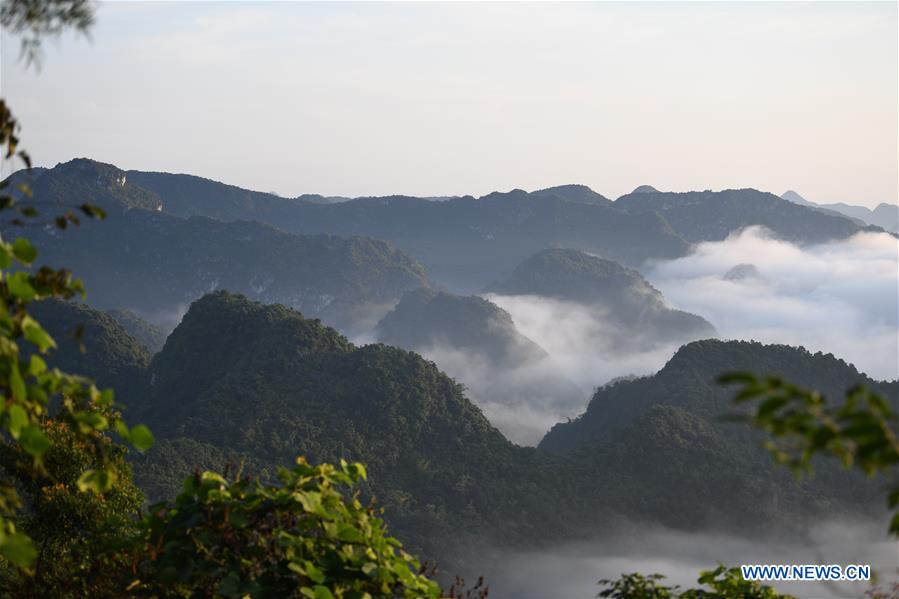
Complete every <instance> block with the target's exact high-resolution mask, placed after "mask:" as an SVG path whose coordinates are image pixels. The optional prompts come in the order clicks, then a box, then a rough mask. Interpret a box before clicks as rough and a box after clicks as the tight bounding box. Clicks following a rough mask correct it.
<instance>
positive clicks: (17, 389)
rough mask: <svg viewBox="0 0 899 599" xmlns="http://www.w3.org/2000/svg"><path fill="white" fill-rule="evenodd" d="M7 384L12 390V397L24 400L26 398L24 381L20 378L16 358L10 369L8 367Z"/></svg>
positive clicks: (20, 374)
mask: <svg viewBox="0 0 899 599" xmlns="http://www.w3.org/2000/svg"><path fill="white" fill-rule="evenodd" d="M9 386H10V389H11V390H12V395H13V397H15V398H16V399H18V400H20V401H25V400H26V399H27V398H28V393H27V391H26V389H25V381H24V380H22V373H21V372H19V362H18V360H13V363H12V369H10V373H9Z"/></svg>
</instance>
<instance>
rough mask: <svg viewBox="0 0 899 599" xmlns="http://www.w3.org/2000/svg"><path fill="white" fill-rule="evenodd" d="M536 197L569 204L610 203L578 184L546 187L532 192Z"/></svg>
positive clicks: (605, 198)
mask: <svg viewBox="0 0 899 599" xmlns="http://www.w3.org/2000/svg"><path fill="white" fill-rule="evenodd" d="M532 195H536V196H556V197H560V198H562V199H564V200H568V201H570V202H577V203H579V204H608V203H611V200H609V199H608V198H607V197H605V196H603V195H601V194H599V193H596V192H595V191H593V190H592V189H590V188H589V187H587V186H586V185H581V184H578V183H569V184H567V185H556V186H554V187H547V188H546V189H538V190H536V191H534V192H532Z"/></svg>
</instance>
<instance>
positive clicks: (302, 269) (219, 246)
mask: <svg viewBox="0 0 899 599" xmlns="http://www.w3.org/2000/svg"><path fill="white" fill-rule="evenodd" d="M129 177H130V175H127V176H126V174H125V173H122V172H121V171H118V170H117V169H115V167H111V166H109V165H102V164H99V163H94V162H91V161H84V160H76V161H72V162H71V163H66V164H63V165H59V166H57V167H55V168H53V169H49V170H47V171H44V172H43V173H42V174H40V176H39V177H38V178H37V179H36V181H35V183H34V184H33V187H34V199H35V200H36V201H39V202H41V203H42V206H41V207H42V208H45V204H47V203H49V204H59V205H65V206H71V205H77V204H78V203H83V202H99V203H102V204H103V205H105V206H106V207H107V208H108V212H109V217H108V219H107V220H106V221H102V222H97V221H89V220H87V219H82V221H83V222H82V225H81V226H80V227H78V228H70V229H69V230H67V231H65V232H62V233H60V232H58V231H55V230H52V229H41V230H39V231H36V232H35V235H34V236H35V241H36V242H37V244H38V246H39V247H40V248H41V253H40V257H39V262H40V263H41V264H55V265H59V264H65V265H66V266H67V267H69V268H70V269H71V270H73V271H74V272H75V273H77V274H78V276H80V277H81V278H82V279H84V281H85V283H86V286H87V288H88V289H89V290H90V294H89V296H88V301H89V302H90V303H91V304H92V305H93V306H96V307H99V308H103V309H128V310H132V311H134V312H136V313H137V314H138V315H139V316H140V317H141V318H143V319H145V320H149V321H151V322H153V323H154V324H157V325H161V326H163V328H168V329H170V328H172V327H174V325H175V324H177V322H178V319H179V318H180V317H181V314H182V313H183V312H184V310H186V308H187V306H188V304H189V303H190V302H191V301H193V300H194V299H197V298H198V297H200V296H202V295H203V294H204V293H207V292H209V291H211V290H215V289H230V290H232V291H235V292H240V293H245V294H247V295H248V296H250V297H254V298H257V299H261V300H264V301H268V302H282V303H284V304H287V305H290V306H292V307H294V308H297V309H300V310H302V311H303V312H304V313H306V314H308V315H309V316H314V317H320V318H323V319H325V320H327V321H328V322H329V323H331V324H333V325H335V326H340V327H341V328H343V329H344V330H347V331H348V332H353V333H356V332H361V331H368V330H370V329H371V328H372V327H373V326H374V324H375V323H376V322H377V321H378V319H379V318H380V317H381V316H382V315H383V314H384V313H385V312H386V310H387V309H389V308H390V307H391V306H392V305H393V304H394V303H395V302H396V301H397V300H398V299H399V298H400V296H401V295H402V294H403V293H404V292H405V291H407V290H409V289H415V288H417V287H421V286H423V285H427V284H428V280H427V277H426V274H425V271H424V268H423V267H422V266H421V265H420V264H418V263H417V262H416V261H414V260H412V259H411V258H409V257H408V256H406V255H405V254H403V253H402V252H400V251H398V250H397V249H396V248H395V247H393V246H392V245H391V244H389V243H387V242H383V241H378V240H374V239H368V238H360V237H355V238H349V239H346V238H340V237H336V236H331V235H317V236H298V235H293V234H290V233H285V232H283V231H281V230H278V229H276V228H273V227H271V226H268V225H264V224H260V223H254V222H223V221H219V220H214V219H210V218H205V217H198V216H192V217H190V218H179V217H175V216H172V215H171V214H168V213H166V212H160V211H159V210H157V209H155V208H154V209H151V210H145V209H134V208H135V207H138V208H139V207H140V206H141V205H149V206H151V207H152V206H158V205H159V204H154V203H152V202H151V199H153V201H155V202H160V201H161V200H159V196H157V195H156V194H155V193H154V192H150V191H147V190H145V189H143V188H142V187H139V186H138V185H137V184H136V183H134V182H133V181H131V180H130V178H129ZM138 178H139V177H138ZM123 181H124V183H120V182H123ZM235 189H236V188H234V189H232V190H231V191H233V192H234V193H237V194H238V195H239V191H234V190H235ZM185 193H188V192H185ZM263 195H265V194H263ZM272 197H273V198H275V197H274V196H272ZM271 201H272V202H276V201H277V202H281V203H283V202H285V201H284V200H281V199H278V198H275V199H272V200H271ZM250 204H251V205H254V204H253V203H252V202H251V203H250ZM45 212H46V213H51V211H50V210H46V211H45Z"/></svg>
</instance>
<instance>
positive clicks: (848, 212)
mask: <svg viewBox="0 0 899 599" xmlns="http://www.w3.org/2000/svg"><path fill="white" fill-rule="evenodd" d="M780 197H781V198H783V199H785V200H787V201H788V202H793V203H794V204H799V205H801V206H808V207H811V208H814V209H816V210H819V211H821V212H825V213H828V214H842V215H844V216H847V217H849V218H851V219H854V220H856V221H859V222H860V223H861V224H867V225H872V226H876V227H880V228H882V229H884V230H885V231H892V232H893V233H899V206H897V205H896V204H878V205H877V207H876V208H874V210H871V209H870V208H866V207H865V206H853V205H851V204H844V203H842V202H838V203H834V204H816V203H815V202H810V201H809V200H806V199H805V198H804V197H802V196H801V195H799V194H798V193H796V192H795V191H793V190H788V191H785V192H784V193H782V194H781V196H780Z"/></svg>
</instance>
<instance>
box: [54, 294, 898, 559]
mask: <svg viewBox="0 0 899 599" xmlns="http://www.w3.org/2000/svg"><path fill="white" fill-rule="evenodd" d="M73 306H74V308H73ZM57 308H59V306H52V307H51V309H57ZM57 314H58V315H60V318H57V319H53V318H51V317H50V314H47V313H45V314H44V315H43V316H44V317H46V320H47V322H48V323H50V322H51V321H55V322H58V323H62V325H63V327H64V328H65V327H71V325H72V323H74V322H76V321H79V320H84V319H85V316H87V317H88V318H99V319H100V320H101V321H102V322H104V323H106V325H108V326H106V327H105V329H103V330H105V331H106V333H109V334H110V335H111V336H112V338H114V339H118V341H116V342H115V343H116V344H118V343H120V342H122V341H123V340H127V339H129V337H128V335H127V333H125V331H124V329H122V328H121V327H120V326H118V325H117V324H116V323H115V322H114V321H113V320H112V319H111V318H110V317H109V316H108V315H106V314H102V313H99V312H97V311H94V310H91V309H90V308H88V307H86V306H83V305H68V304H63V305H62V310H60V311H58V312H57ZM96 315H99V316H96ZM67 318H68V319H69V320H66V319H67ZM86 328H87V327H86ZM88 332H89V331H88ZM89 339H90V338H89V337H88V340H89ZM126 345H130V346H132V347H134V348H139V346H138V345H137V344H136V343H134V342H133V340H132V341H131V342H130V343H128V344H126ZM94 346H95V347H97V348H98V350H103V347H102V346H97V345H96V344H95V345H94ZM114 346H115V345H114ZM123 347H125V346H123ZM134 351H135V352H137V353H135V355H142V356H143V357H142V358H140V359H139V360H138V361H137V362H135V360H134V358H133V357H132V356H131V354H130V352H128V351H115V352H107V353H101V355H103V356H110V359H109V360H107V359H105V358H104V359H98V357H97V356H94V355H93V354H91V353H88V354H78V355H76V356H75V357H76V358H79V356H80V358H79V359H83V356H85V355H86V356H88V357H90V359H91V360H93V362H94V365H95V366H96V367H100V366H101V365H102V367H103V368H106V369H109V371H110V372H111V373H114V372H121V367H120V366H119V365H117V363H119V362H120V363H121V364H130V365H134V367H133V370H134V373H133V375H131V376H132V377H133V381H134V382H135V383H136V384H139V385H141V388H142V392H141V394H139V395H129V394H120V397H121V398H123V399H124V401H125V402H126V403H128V404H129V406H128V412H127V415H128V418H129V421H131V422H143V423H146V424H148V425H149V426H150V427H151V428H152V430H153V431H154V434H155V435H156V437H157V443H156V445H155V446H154V447H153V448H152V449H151V450H150V451H149V452H147V453H146V454H142V455H134V456H132V459H133V461H134V466H135V475H136V480H137V481H138V482H139V484H140V485H141V487H142V488H143V489H144V490H145V491H146V492H147V493H148V495H149V497H150V499H151V500H154V499H158V498H160V497H161V496H172V495H173V494H174V493H175V492H177V490H178V488H179V487H180V481H181V480H182V479H183V477H184V476H186V475H188V474H190V473H191V472H193V471H194V469H195V468H196V467H198V466H199V467H214V468H217V469H220V470H224V469H227V470H229V471H232V472H233V471H234V470H236V469H238V468H242V471H243V472H244V474H245V475H248V476H253V475H259V476H261V477H263V478H269V477H271V475H272V473H273V471H274V468H275V467H276V466H278V465H284V464H289V463H291V462H292V460H293V459H294V457H295V456H296V455H306V456H308V457H309V458H310V459H311V460H313V461H319V460H328V461H336V460H339V459H340V458H345V459H348V460H361V461H363V462H365V463H366V465H367V467H368V470H369V473H370V480H371V482H370V483H368V484H366V485H365V486H364V488H363V493H364V497H363V500H367V498H369V497H372V496H375V497H377V498H378V500H379V502H380V503H381V504H382V505H384V506H385V507H386V513H385V517H386V519H387V520H388V522H389V523H390V526H391V530H392V531H393V532H394V533H395V534H397V535H398V536H400V537H401V538H403V539H404V542H405V543H406V544H407V546H408V547H410V548H411V549H413V550H415V551H416V552H421V553H422V554H424V555H425V556H427V557H436V558H438V559H439V560H440V562H439V563H441V564H443V565H446V564H451V565H450V566H447V567H450V568H453V567H454V566H453V565H454V564H465V565H467V566H469V567H471V568H473V569H474V568H480V567H481V566H482V565H483V564H482V563H481V561H482V560H483V559H485V558H484V557H483V556H484V555H485V552H482V551H475V549H479V548H484V547H490V548H492V549H496V548H500V551H499V552H500V553H502V550H503V548H505V550H509V548H512V547H517V548H528V547H530V548H537V547H541V546H544V547H545V546H547V545H549V544H553V543H559V542H565V541H578V540H589V539H593V540H595V539H596V538H597V537H600V536H601V535H602V534H604V533H607V532H608V531H610V530H611V529H612V527H613V526H614V525H615V524H616V523H621V522H622V521H624V520H627V519H632V520H634V521H638V522H641V523H643V524H647V525H653V524H662V525H665V526H672V527H676V528H678V529H682V530H697V529H700V528H701V527H703V526H713V527H717V528H719V529H723V530H731V531H734V530H736V531H740V533H741V534H745V535H747V536H751V535H758V534H763V533H764V532H768V531H772V530H774V531H777V530H779V531H781V532H782V533H784V534H792V533H793V532H794V531H795V530H796V528H797V526H798V525H800V524H802V523H806V522H808V521H814V520H815V519H820V518H825V517H827V516H828V515H830V516H833V515H839V516H840V517H849V516H852V515H856V514H862V513H866V512H871V511H873V510H876V509H878V508H879V507H880V502H881V501H882V496H881V494H880V490H879V489H878V488H877V487H876V485H866V484H865V483H864V481H862V480H860V479H855V478H852V477H847V474H846V473H845V472H843V471H841V469H840V468H839V467H838V466H836V465H835V464H830V465H827V464H823V465H822V466H821V467H819V468H816V475H815V477H814V478H811V479H806V480H803V481H800V482H797V481H796V480H795V479H794V478H793V477H792V476H791V475H790V473H789V472H787V471H785V470H783V469H780V468H777V467H776V466H775V465H774V464H773V463H772V461H771V459H770V458H769V457H768V456H766V455H765V453H764V451H763V450H762V449H761V448H760V438H759V436H758V435H757V434H755V433H753V432H752V431H750V430H749V429H748V427H746V426H745V425H742V424H734V423H725V422H723V421H722V420H721V419H720V415H721V414H724V413H728V412H729V410H730V409H731V408H732V405H733V404H732V403H731V400H730V398H731V397H732V391H730V390H727V389H722V388H720V387H718V386H717V385H716V384H715V383H714V382H713V379H714V377H716V376H717V375H718V374H719V373H720V372H723V371H729V370H734V369H749V370H753V371H756V372H778V373H783V374H785V375H787V376H789V377H790V378H791V379H792V380H796V381H798V382H800V383H802V384H806V385H809V386H817V387H820V388H822V389H824V390H825V391H828V392H831V391H833V392H834V393H837V392H838V391H837V390H839V393H842V390H843V388H844V387H845V386H847V385H852V384H854V383H858V382H862V383H867V384H869V385H871V386H872V387H875V388H877V389H880V390H883V391H886V392H888V393H889V394H890V396H891V397H893V398H895V396H896V391H897V389H896V387H897V384H896V383H893V384H889V385H887V384H882V383H876V382H874V381H870V379H867V377H864V375H861V374H859V373H858V372H857V371H856V370H855V369H854V368H852V367H851V366H849V365H847V364H845V363H844V362H842V361H840V360H837V359H836V358H833V357H832V356H825V355H821V354H814V355H812V354H809V353H808V352H805V351H804V350H801V349H796V348H788V347H785V346H764V345H761V344H758V343H743V342H727V343H725V342H719V341H703V342H698V343H693V344H689V345H687V346H685V347H684V348H683V349H681V350H680V351H679V352H678V354H677V355H676V356H675V357H674V358H672V360H671V361H670V362H669V363H668V364H667V365H666V366H665V368H664V369H662V371H660V372H659V373H657V374H655V375H653V376H651V377H644V378H642V379H635V380H632V381H620V382H618V383H616V384H614V385H611V386H609V387H606V388H604V389H600V390H598V391H597V393H596V395H595V397H594V399H593V401H592V402H591V404H590V406H589V408H588V409H587V411H586V412H585V414H584V415H583V416H582V417H581V418H579V419H577V420H575V421H573V422H572V423H570V424H561V425H557V426H556V427H555V428H554V429H553V431H552V432H550V433H549V434H548V435H547V438H546V440H544V442H543V443H542V444H541V448H539V449H532V448H522V447H517V446H515V445H513V444H511V443H509V442H508V441H507V440H506V439H505V438H504V437H503V435H502V434H501V433H499V432H498V431H497V430H496V429H495V428H493V426H491V424H490V423H489V422H488V421H487V420H486V419H485V418H484V416H483V415H482V413H481V412H480V411H479V410H478V408H477V407H475V406H474V405H473V404H472V403H471V402H469V400H468V399H467V398H466V397H465V395H464V393H463V390H462V388H461V387H460V385H458V384H457V383H455V382H454V381H453V380H452V379H450V378H449V377H447V376H446V375H444V374H443V373H441V372H440V371H439V370H438V368H437V367H436V366H435V365H434V364H432V363H429V362H428V361H426V360H424V359H422V358H421V357H420V356H418V355H417V354H415V353H413V352H408V351H404V350H401V349H397V348H392V347H388V346H385V345H382V344H373V345H368V346H364V347H357V346H354V345H353V344H351V343H349V342H348V341H347V340H346V339H345V338H344V337H342V336H341V335H340V334H339V333H337V332H336V331H335V330H333V329H330V328H328V327H325V326H323V325H322V324H321V323H320V322H318V321H316V320H310V319H306V318H304V317H303V316H302V315H301V314H299V313H298V312H296V311H294V310H291V309H289V308H285V307H284V306H278V305H262V304H259V303H256V302H253V301H250V300H248V299H247V298H245V297H241V296H236V295H232V294H229V293H226V292H222V291H219V292H215V293H212V294H209V295H206V296H204V297H203V298H202V299H200V300H197V301H196V302H194V303H193V304H192V306H191V308H190V310H189V311H188V312H187V314H186V315H185V317H184V319H183V320H182V322H181V323H180V324H179V325H178V327H177V328H176V329H175V331H173V333H172V334H171V335H170V337H169V339H168V340H167V342H166V344H165V347H164V348H163V350H162V351H161V352H159V353H158V354H156V355H155V356H154V357H153V359H152V362H151V363H150V364H149V365H148V366H147V365H145V364H146V362H145V360H146V353H145V352H144V353H143V354H140V351H141V350H140V349H135V350H134ZM73 365H74V364H68V365H67V367H68V366H73ZM89 365H90V363H87V362H85V363H82V366H89ZM141 365H144V366H143V367H141ZM102 376H103V373H102V372H101V373H100V378H102ZM107 380H108V379H107ZM138 397H139V400H137V401H129V398H138ZM697 497H702V498H703V501H696V498H697ZM487 554H489V552H487Z"/></svg>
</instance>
